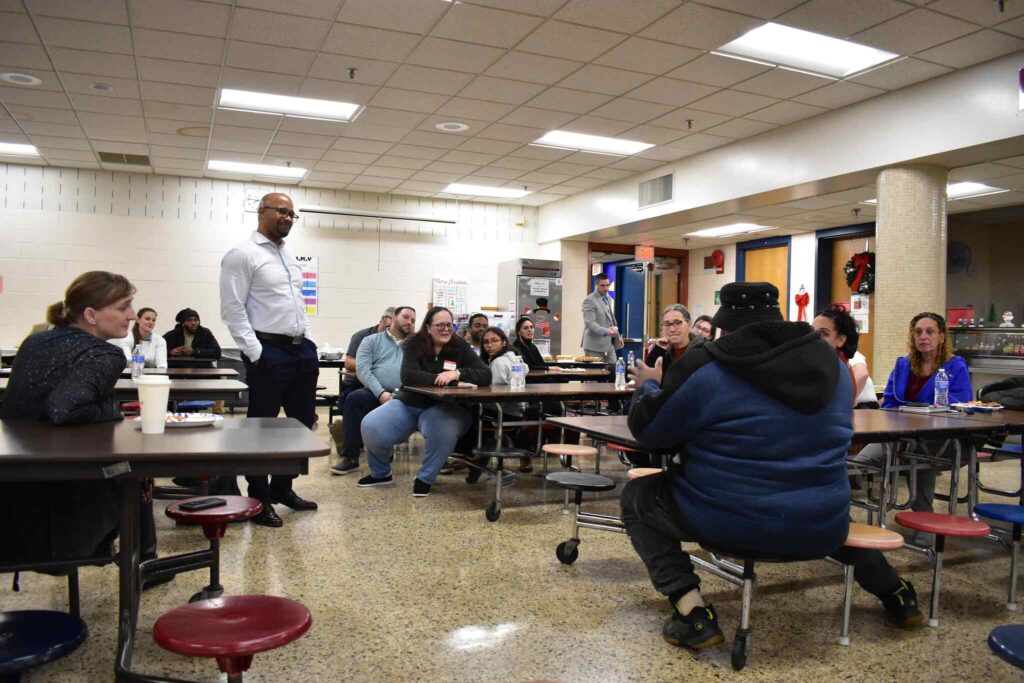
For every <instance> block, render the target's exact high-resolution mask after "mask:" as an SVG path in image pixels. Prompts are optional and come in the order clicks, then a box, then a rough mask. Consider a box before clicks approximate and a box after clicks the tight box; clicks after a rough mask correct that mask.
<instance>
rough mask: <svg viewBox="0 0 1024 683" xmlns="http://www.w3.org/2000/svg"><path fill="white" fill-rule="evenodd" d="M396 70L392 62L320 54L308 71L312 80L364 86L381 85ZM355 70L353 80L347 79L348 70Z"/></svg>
mask: <svg viewBox="0 0 1024 683" xmlns="http://www.w3.org/2000/svg"><path fill="white" fill-rule="evenodd" d="M396 68H398V64H395V63H393V62H383V61H380V60H376V59H362V58H360V57H347V56H344V55H332V54H328V53H326V52H320V53H318V54H317V55H316V58H315V59H314V60H313V66H312V67H310V69H309V76H310V77H312V78H326V79H330V80H335V81H347V80H353V81H355V82H356V83H362V84H364V85H382V84H384V83H386V82H387V80H388V78H389V77H390V76H391V74H392V73H394V71H395V69H396ZM349 69H355V70H356V74H355V78H349V75H348V73H349V72H348V70H349Z"/></svg>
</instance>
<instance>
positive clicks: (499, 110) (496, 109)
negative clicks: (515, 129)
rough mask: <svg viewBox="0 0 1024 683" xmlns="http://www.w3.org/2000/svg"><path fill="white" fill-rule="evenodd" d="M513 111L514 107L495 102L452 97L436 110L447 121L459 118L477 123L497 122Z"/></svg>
mask: <svg viewBox="0 0 1024 683" xmlns="http://www.w3.org/2000/svg"><path fill="white" fill-rule="evenodd" d="M513 109H515V105H511V104H499V103H497V102H484V101H483V100H470V99H467V98H464V97H453V98H452V99H450V100H448V102H447V103H445V105H444V106H443V107H441V108H440V109H438V110H437V113H438V115H440V116H445V117H448V118H449V119H455V120H459V119H460V117H461V118H469V119H476V120H478V121H497V120H498V119H500V118H501V117H502V116H504V115H505V114H507V113H509V112H510V111H512V110H513Z"/></svg>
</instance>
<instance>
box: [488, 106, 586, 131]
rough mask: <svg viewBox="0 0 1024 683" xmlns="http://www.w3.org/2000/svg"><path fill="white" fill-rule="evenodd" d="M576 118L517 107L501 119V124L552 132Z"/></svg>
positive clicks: (565, 113)
mask: <svg viewBox="0 0 1024 683" xmlns="http://www.w3.org/2000/svg"><path fill="white" fill-rule="evenodd" d="M574 118H576V114H570V113H567V112H561V111H553V110H551V109H534V108H533V107H519V108H518V109H516V110H515V111H513V112H512V113H511V114H509V115H508V116H506V117H505V118H503V119H501V122H502V123H510V124H512V125H516V126H532V127H534V128H546V129H548V130H554V129H556V128H558V127H560V126H562V125H563V124H566V123H568V122H569V121H572V120H573V119H574Z"/></svg>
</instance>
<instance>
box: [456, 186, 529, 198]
mask: <svg viewBox="0 0 1024 683" xmlns="http://www.w3.org/2000/svg"><path fill="white" fill-rule="evenodd" d="M444 191H445V192H447V193H448V194H464V195H469V196H471V197H503V198H505V199H518V198H519V197H525V196H526V195H528V194H531V192H530V191H529V190H516V189H514V188H511V187H490V186H489V185H465V184H463V183H452V184H451V185H449V186H448V187H446V188H444Z"/></svg>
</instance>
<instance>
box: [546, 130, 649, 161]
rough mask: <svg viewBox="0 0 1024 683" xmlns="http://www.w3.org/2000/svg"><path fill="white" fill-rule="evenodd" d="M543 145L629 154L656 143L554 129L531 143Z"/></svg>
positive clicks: (599, 152)
mask: <svg viewBox="0 0 1024 683" xmlns="http://www.w3.org/2000/svg"><path fill="white" fill-rule="evenodd" d="M530 144H533V145H539V146H541V147H558V148H560V149H574V150H579V151H581V152H596V153H598V154H616V155H618V156H629V155H631V154H636V153H637V152H642V151H644V150H645V149H650V148H651V147H654V145H650V144H648V143H646V142H636V141H635V140H619V139H618V138H605V137H601V136H600V135H585V134H583V133H570V132H569V131H567V130H553V131H551V132H550V133H548V134H547V135H545V136H544V137H542V138H540V139H538V140H535V141H534V142H532V143H530Z"/></svg>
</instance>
